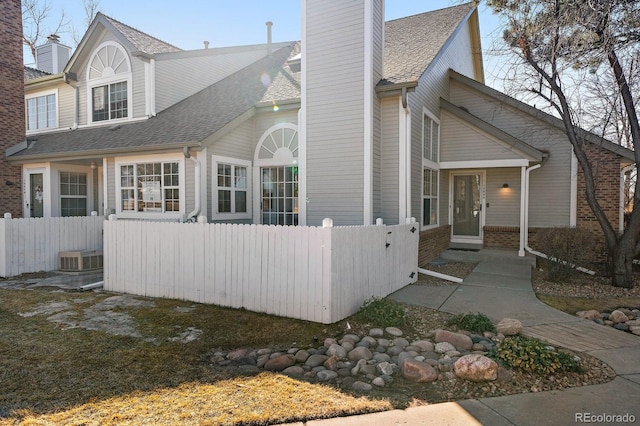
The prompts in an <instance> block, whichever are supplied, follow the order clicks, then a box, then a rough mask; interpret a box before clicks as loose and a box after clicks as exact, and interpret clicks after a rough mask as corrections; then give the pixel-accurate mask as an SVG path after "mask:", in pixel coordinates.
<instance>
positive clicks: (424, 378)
mask: <svg viewBox="0 0 640 426" xmlns="http://www.w3.org/2000/svg"><path fill="white" fill-rule="evenodd" d="M401 372H402V376H403V377H404V378H405V379H407V380H411V381H412V382H418V383H423V382H433V381H434V380H437V379H438V371H437V370H436V369H435V368H433V367H432V366H431V365H429V364H427V363H424V362H419V361H416V360H412V359H406V360H405V361H404V362H403V363H402V367H401Z"/></svg>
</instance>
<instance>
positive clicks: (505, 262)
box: [299, 250, 640, 426]
mask: <svg viewBox="0 0 640 426" xmlns="http://www.w3.org/2000/svg"><path fill="white" fill-rule="evenodd" d="M477 256H479V257H478V258H477V261H480V263H479V264H478V266H477V267H476V268H475V269H474V270H473V272H472V273H471V274H470V275H469V276H468V277H467V278H466V279H465V280H464V282H463V283H462V284H458V285H455V284H452V285H451V286H442V287H429V286H418V285H410V286H407V287H405V288H403V289H401V290H399V291H397V292H396V293H394V294H392V295H390V296H389V297H390V298H392V299H395V300H398V301H400V302H404V303H408V304H414V305H420V306H426V307H429V308H432V309H437V310H441V311H444V312H449V313H453V314H459V313H468V312H482V313H485V314H486V315H487V316H489V318H491V319H492V320H493V321H499V320H500V319H502V318H505V317H509V318H516V319H518V320H520V321H521V322H522V324H523V325H524V329H523V332H522V334H524V335H526V336H531V337H536V338H538V339H541V340H544V341H547V342H549V343H550V344H553V345H556V346H561V347H564V348H567V349H571V350H573V351H576V352H579V353H587V354H589V355H592V356H595V357H597V358H599V359H601V360H602V361H604V362H606V363H607V364H609V365H610V366H611V367H612V368H613V369H614V370H615V372H616V373H617V375H618V376H617V377H616V378H615V379H614V380H613V381H611V382H609V383H605V384H602V385H594V386H583V387H577V388H571V389H566V390H563V391H547V392H538V393H526V394H519V395H510V396H503V397H496V398H482V399H470V400H465V401H459V402H456V403H454V402H449V403H443V404H433V405H428V406H423V407H415V408H409V409H406V410H394V411H389V412H385V413H377V414H369V415H364V416H353V417H345V418H337V419H329V420H317V421H309V422H306V423H304V424H305V425H307V426H333V425H338V424H339V425H353V426H356V425H374V424H375V425H378V424H380V425H383V424H384V425H388V424H405V425H432V424H433V425H436V424H437V425H473V424H484V425H519V426H527V425H568V424H575V423H590V424H613V423H623V424H624V423H625V422H626V423H634V422H637V423H639V424H640V337H636V336H634V335H631V334H627V333H624V332H622V331H618V330H614V329H612V328H609V327H605V326H601V325H597V324H594V323H593V322H591V321H587V320H582V319H579V318H577V317H574V316H571V315H568V314H565V313H563V312H560V311H557V310H555V309H553V308H551V307H549V306H547V305H545V304H543V303H541V302H540V301H538V299H537V298H536V296H535V294H534V292H533V288H532V286H531V260H530V259H525V260H524V261H522V259H518V258H517V257H514V256H511V255H505V254H504V253H500V252H496V251H491V250H481V253H478V254H477ZM606 416H609V417H606ZM615 416H620V417H619V418H617V417H615ZM623 416H626V417H623ZM299 424H300V425H302V423H299Z"/></svg>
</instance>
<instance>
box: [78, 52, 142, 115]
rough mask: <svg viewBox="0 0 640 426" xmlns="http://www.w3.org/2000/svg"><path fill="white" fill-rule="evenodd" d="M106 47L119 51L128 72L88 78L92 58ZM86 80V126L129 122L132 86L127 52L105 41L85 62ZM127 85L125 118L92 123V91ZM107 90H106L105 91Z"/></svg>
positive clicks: (131, 107)
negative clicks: (105, 87)
mask: <svg viewBox="0 0 640 426" xmlns="http://www.w3.org/2000/svg"><path fill="white" fill-rule="evenodd" d="M107 46H112V47H115V48H116V49H118V50H120V51H121V52H122V54H123V55H124V57H125V61H126V63H127V67H128V69H129V71H128V72H122V73H120V74H112V75H107V76H103V77H100V78H94V79H91V78H90V73H91V64H92V62H93V60H94V58H95V57H96V56H97V55H98V52H100V50H102V49H104V48H106V47H107ZM86 79H87V124H88V125H101V124H107V123H109V124H111V123H117V122H121V121H129V120H131V119H132V118H133V85H132V80H133V78H132V71H131V60H130V59H129V55H128V54H127V51H126V50H125V49H124V48H123V47H122V46H121V45H120V44H118V43H116V42H113V41H105V42H104V43H101V44H100V45H99V46H98V47H97V48H96V49H95V50H94V51H93V53H92V54H91V57H90V58H89V62H87V70H86ZM122 82H126V83H127V116H126V117H122V118H113V119H112V118H109V119H107V120H101V121H93V89H94V88H96V87H100V86H109V85H111V84H115V83H122ZM107 90H108V89H107Z"/></svg>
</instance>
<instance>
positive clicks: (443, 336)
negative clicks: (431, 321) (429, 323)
mask: <svg viewBox="0 0 640 426" xmlns="http://www.w3.org/2000/svg"><path fill="white" fill-rule="evenodd" d="M435 341H436V342H437V343H441V342H448V343H451V344H452V345H453V346H455V347H456V348H459V349H463V350H465V351H469V350H471V347H472V346H473V341H472V340H471V337H469V336H467V335H465V334H461V333H454V332H451V331H447V330H438V331H436V334H435ZM436 352H438V351H436Z"/></svg>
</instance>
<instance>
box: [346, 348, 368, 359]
mask: <svg viewBox="0 0 640 426" xmlns="http://www.w3.org/2000/svg"><path fill="white" fill-rule="evenodd" d="M347 357H348V358H349V360H351V361H356V362H357V361H359V360H361V359H365V360H367V361H368V360H370V359H371V358H373V354H372V353H371V351H370V350H369V349H368V348H365V347H363V346H359V347H357V348H355V349H353V350H352V351H350V352H349V353H348V354H347Z"/></svg>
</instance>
